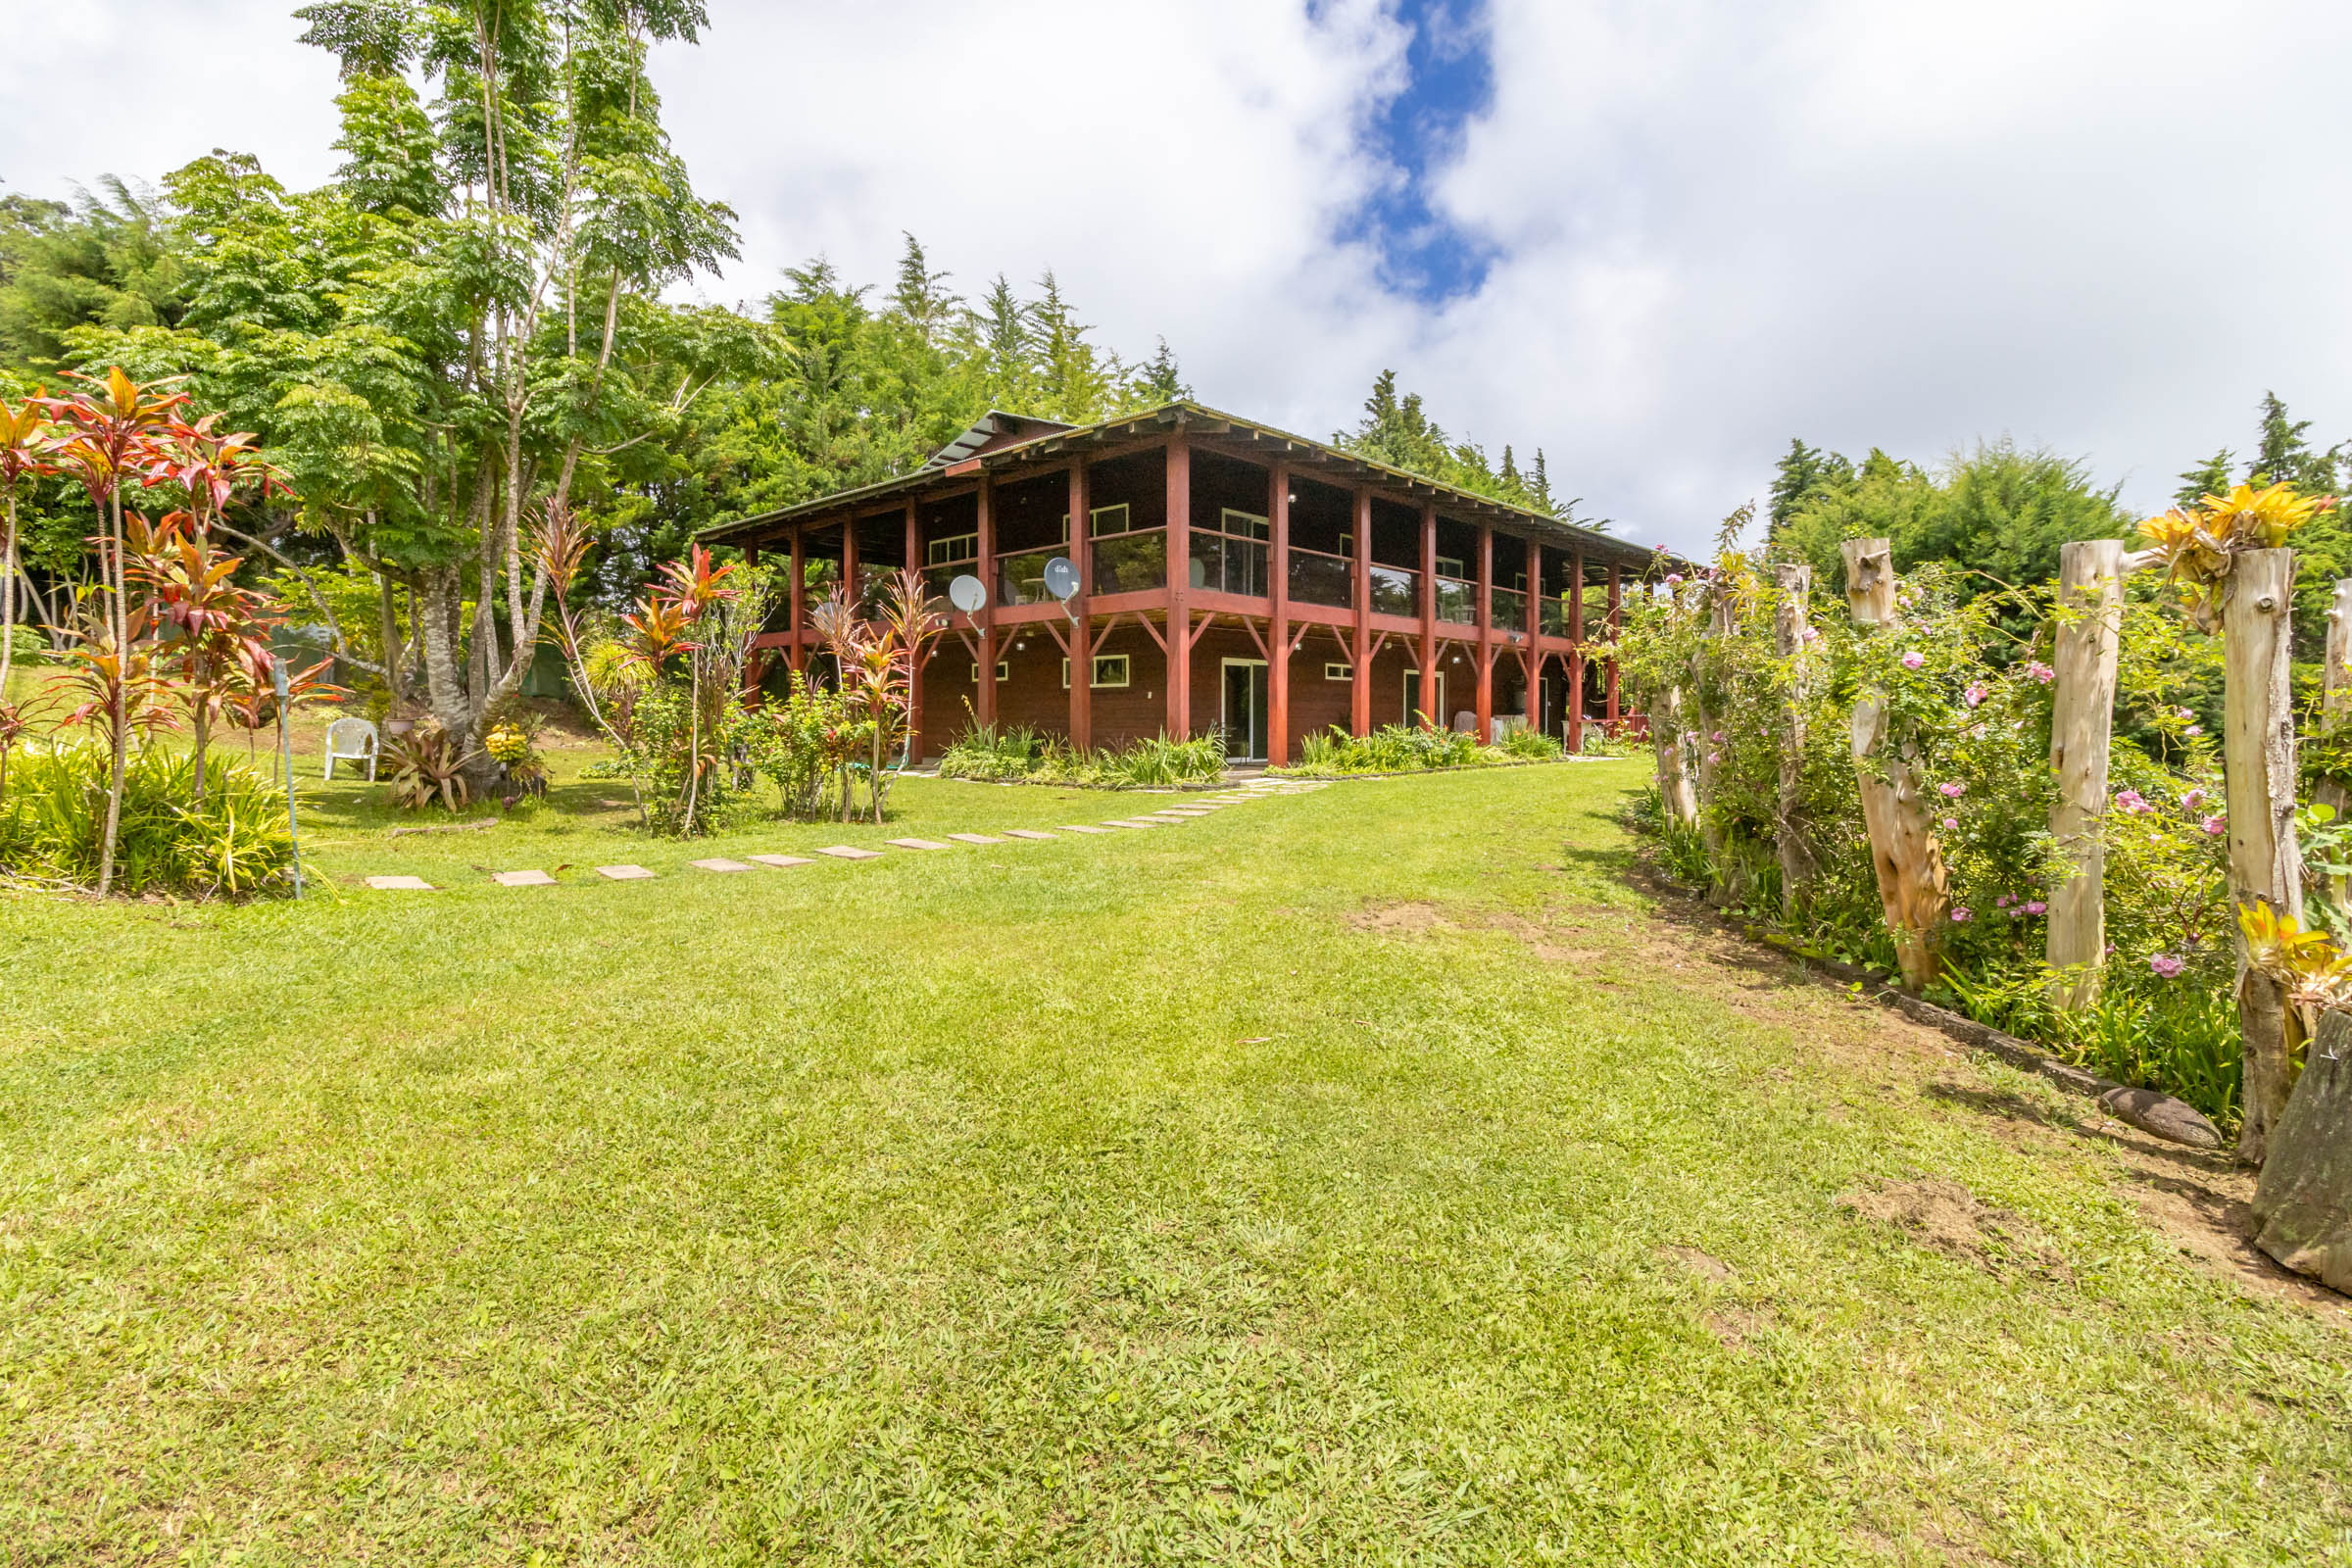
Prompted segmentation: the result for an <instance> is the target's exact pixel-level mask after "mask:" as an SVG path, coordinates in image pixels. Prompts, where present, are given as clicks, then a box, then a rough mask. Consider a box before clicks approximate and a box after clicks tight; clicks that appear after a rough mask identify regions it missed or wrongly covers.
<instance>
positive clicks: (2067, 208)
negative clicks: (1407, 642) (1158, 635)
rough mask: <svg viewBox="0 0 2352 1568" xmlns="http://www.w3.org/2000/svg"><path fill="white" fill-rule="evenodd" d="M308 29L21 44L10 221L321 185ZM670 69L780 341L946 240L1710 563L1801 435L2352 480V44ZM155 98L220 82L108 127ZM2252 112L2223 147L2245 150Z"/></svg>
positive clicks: (1972, 46) (683, 119)
mask: <svg viewBox="0 0 2352 1568" xmlns="http://www.w3.org/2000/svg"><path fill="white" fill-rule="evenodd" d="M293 3H294V0H206V3H205V4H204V5H201V6H199V5H193V4H189V3H188V0H73V3H71V4H49V5H20V6H18V7H17V8H15V10H16V14H13V15H12V17H11V25H12V29H13V30H12V33H11V37H10V45H11V46H10V48H9V49H8V50H7V51H5V52H0V102H6V103H7V104H8V105H9V106H10V109H11V111H12V113H11V114H10V115H9V116H8V117H6V119H5V120H0V182H5V184H6V186H7V187H9V188H14V189H23V190H28V191H31V192H34V193H36V194H41V195H64V194H68V193H69V192H70V189H71V186H72V184H73V182H74V181H81V182H85V183H86V182H90V181H93V180H95V179H96V178H97V177H98V176H99V175H101V174H104V173H107V172H123V173H128V174H132V175H143V176H146V177H148V178H153V177H156V176H159V175H161V174H162V173H164V172H166V171H168V170H171V169H173V168H176V167H177V166H179V165H180V164H182V163H185V162H186V161H187V160H188V159H190V158H192V157H195V156H198V155H200V154H202V153H204V152H206V151H209V150H210V149H212V148H214V147H229V148H235V149H239V150H243V151H250V152H253V153H255V154H257V155H259V156H260V157H261V158H262V160H263V162H264V164H265V165H266V166H267V167H268V168H269V169H270V170H271V171H272V172H275V173H277V174H278V175H279V176H280V177H281V178H283V179H285V180H286V181H287V182H288V183H289V184H292V185H295V186H297V187H299V186H304V185H309V184H313V183H316V182H317V181H319V180H320V179H323V178H325V177H326V176H327V175H328V174H329V173H330V172H331V171H332V169H333V167H334V164H335V162H336V158H335V155H334V153H333V152H332V150H331V148H330V145H329V144H330V143H331V141H332V139H333V135H334V123H333V112H332V100H333V96H334V93H335V80H334V70H333V64H332V62H331V61H330V60H329V59H328V58H327V57H326V56H324V55H323V54H321V53H319V51H317V50H312V49H306V48H304V47H302V46H301V45H300V44H299V43H298V42H297V41H296V40H297V39H298V37H299V35H300V33H301V30H302V27H301V24H299V23H298V22H296V21H295V20H294V19H293V17H292V16H291V11H292V7H293ZM710 8H711V26H710V28H709V30H708V32H707V33H706V34H705V41H704V44H703V45H702V46H701V47H699V48H670V47H664V48H663V49H662V50H661V51H659V52H658V54H657V57H656V62H655V75H656V80H657V82H658V83H659V85H660V86H661V88H662V93H663V97H664V103H665V114H666V119H667V123H668V124H669V126H670V128H671V131H672V133H673V135H674V137H675V139H676V143H677V146H678V149H679V151H680V152H681V153H682V154H683V155H684V157H685V159H686V161H687V164H688V167H689V168H690V169H692V170H693V172H694V175H695V178H696V181H697V183H698V184H699V185H700V187H701V188H702V189H703V190H704V191H705V192H707V193H708V194H710V195H712V196H716V197H719V198H722V199H724V200H725V201H727V202H728V203H730V204H731V205H732V206H733V207H734V208H735V209H736V211H737V212H738V213H739V214H740V215H741V218H742V228H743V249H744V255H743V260H742V261H741V262H740V263H738V264H736V265H734V266H731V267H730V268H729V269H728V270H726V272H725V273H724V274H723V275H719V276H712V277H705V278H698V279H696V280H695V281H694V282H693V283H692V284H691V285H690V289H691V290H692V291H693V292H695V293H698V294H700V295H701V296H703V297H705V298H708V299H711V300H713V301H716V302H719V303H725V304H732V303H735V302H738V301H745V302H756V301H757V300H759V299H760V297H761V296H762V295H764V294H766V293H767V292H768V291H769V290H771V289H773V288H774V287H776V286H777V282H778V279H779V277H780V274H781V271H782V269H784V268H785V267H788V266H791V265H794V264H797V263H800V262H802V261H805V260H806V259H808V258H809V257H811V256H814V255H817V254H820V253H821V254H823V255H825V256H827V257H828V258H829V259H830V260H831V261H832V262H833V263H834V265H835V266H836V267H838V268H839V269H840V270H841V271H842V272H843V274H844V275H845V276H847V277H849V278H851V279H853V280H858V281H863V280H887V279H888V277H889V276H890V274H891V270H892V268H893V266H894V264H895V262H896V260H897V257H898V252H899V247H900V244H901V238H900V236H901V234H902V232H904V231H907V230H912V231H913V232H914V233H916V234H917V235H919V236H921V238H922V239H923V241H924V243H925V245H926V246H927V247H928V248H929V251H930V254H931V256H932V259H933V263H934V265H935V266H940V267H945V268H948V269H950V270H952V271H953V272H954V273H955V278H954V283H955V285H956V287H958V288H960V289H962V290H963V291H964V292H965V293H967V294H977V293H978V292H980V291H981V289H983V288H984V287H985V286H986V284H987V281H988V279H989V278H990V277H992V276H994V275H995V274H996V273H998V272H1000V271H1002V272H1005V273H1006V274H1007V275H1009V276H1010V277H1011V278H1012V279H1013V280H1014V281H1015V282H1016V284H1020V283H1029V282H1031V281H1033V280H1034V279H1036V278H1037V277H1038V276H1039V275H1040V274H1042V273H1043V272H1044V271H1045V270H1046V269H1048V268H1052V269H1053V270H1054V272H1055V274H1056V276H1057V277H1058V278H1059V280H1060V282H1061V285H1062V287H1063V288H1064V289H1065V290H1066V291H1067V293H1068V296H1069V297H1070V298H1071V299H1072V300H1073V301H1074V302H1075V303H1076V305H1077V307H1078V309H1079V311H1080V312H1081V314H1082V316H1083V318H1084V319H1086V320H1088V321H1091V322H1093V323H1094V324H1095V326H1096V328H1097V330H1098V333H1099V336H1100V338H1101V340H1102V341H1103V342H1104V343H1106V344H1108V345H1110V346H1112V347H1114V348H1116V349H1118V350H1120V351H1121V352H1123V353H1126V354H1128V355H1131V356H1135V357H1144V356H1148V355H1149V354H1150V353H1151V351H1152V345H1153V342H1154V340H1155V339H1156V338H1158V337H1160V336H1163V335H1164V336H1165V337H1166V338H1167V340H1168V341H1169V343H1170V344H1171V345H1172V346H1173V348H1174V349H1175V350H1176V352H1177V354H1178V355H1179V356H1180V357H1181V359H1182V362H1183V365H1184V369H1185V374H1186V376H1187V378H1188V379H1189V380H1190V381H1191V382H1192V384H1193V385H1194V387H1195V388H1196V389H1197V390H1198V392H1199V394H1200V395H1201V398H1202V399H1203V400H1204V401H1207V402H1209V403H1211V404H1214V405H1217V406H1219V407H1224V408H1229V409H1232V410H1234V411H1235V412H1237V413H1242V414H1246V415H1248V416H1250V417H1255V418H1260V419H1265V420H1268V421H1270V422H1274V423H1277V424H1281V425H1285V426H1287V427H1289V428H1292V429H1296V430H1300V431H1303V432H1306V433H1309V434H1325V433H1328V432H1330V431H1332V430H1334V429H1337V428H1340V427H1342V426H1345V425H1348V424H1352V423H1353V422H1354V420H1355V419H1356V417H1357V415H1358V411H1359V409H1360V407H1361V405H1362V402H1363V399H1364V396H1365V393H1366V391H1367V390H1368V388H1369V386H1370V384H1371V381H1372V378H1373V377H1374V376H1375V375H1376V374H1377V373H1378V372H1379V371H1380V370H1382V369H1383V368H1395V369H1396V370H1397V374H1398V377H1399V379H1400V381H1401V383H1402V384H1403V386H1404V387H1405V388H1406V389H1407V390H1410V391H1417V392H1419V393H1421V394H1422V395H1423V396H1424V398H1425V400H1426V403H1427V406H1428V408H1429V411H1430V413H1431V415H1432V416H1433V417H1435V418H1437V419H1438V420H1439V421H1440V422H1441V423H1442V424H1443V425H1444V426H1445V427H1446V429H1447V430H1448V431H1449V432H1453V433H1455V434H1457V435H1468V436H1474V437H1475V438H1477V439H1478V440H1479V441H1481V442H1482V443H1483V444H1484V445H1485V446H1486V448H1487V450H1488V451H1489V452H1490V453H1497V454H1498V453H1499V452H1500V450H1501V448H1502V446H1503V445H1504V443H1506V442H1507V443H1510V444H1511V445H1512V446H1513V447H1514V448H1515V449H1516V450H1517V453H1518V455H1519V457H1520V458H1521V459H1522V460H1523V461H1524V460H1525V459H1526V457H1527V455H1528V454H1529V453H1530V452H1531V451H1533V450H1534V449H1536V448H1538V447H1542V448H1543V449H1544V451H1545V453H1546V456H1547V457H1548V459H1549V466H1550V471H1551V474H1552V476H1553V479H1554V482H1555V485H1556V486H1557V487H1558V488H1559V489H1560V490H1561V491H1562V493H1565V494H1571V495H1579V496H1582V497H1584V498H1585V507H1586V510H1587V511H1589V512H1591V513H1593V514H1597V515H1607V516H1612V517H1615V518H1617V519H1618V521H1619V525H1620V527H1621V529H1622V530H1623V531H1624V532H1626V533H1627V534H1629V535H1631V536H1632V537H1634V538H1637V539H1641V540H1643V541H1655V542H1663V543H1668V544H1672V545H1675V546H1678V547H1680V548H1684V549H1699V548H1703V547H1704V546H1705V544H1706V543H1707V541H1708V540H1709V539H1710V538H1711V537H1712V536H1713V533H1714V530H1715V525H1716V523H1717V521H1718V519H1720V518H1721V517H1722V516H1723V515H1725V514H1726V513H1728V512H1730V511H1731V510H1732V509H1733V508H1734V507H1736V506H1738V505H1739V504H1740V503H1741V502H1742V501H1745V500H1748V499H1750V498H1751V497H1757V496H1760V495H1762V494H1763V493H1764V491H1765V489H1766V487H1767V486H1768V485H1769V484H1770V482H1771V477H1772V466H1773V464H1774V462H1775V460H1776V459H1777V458H1778V457H1779V456H1780V454H1781V453H1782V452H1784V451H1785V450H1786V449H1787V447H1788V444H1789V438H1790V437H1791V436H1802V437H1803V438H1804V439H1805V440H1806V441H1808V442H1811V443H1813V444H1814V445H1817V446H1827V447H1831V448H1834V449H1837V450H1839V451H1843V452H1846V453H1849V454H1854V455H1860V454H1862V453H1865V452H1867V451H1868V450H1869V449H1870V448H1872V447H1873V446H1878V447H1883V448H1885V449H1886V450H1887V451H1889V452H1891V453H1894V454H1896V455H1898V456H1901V457H1905V458H1911V459H1916V460H1919V461H1922V462H1929V463H1933V462H1936V461H1937V460H1939V459H1940V458H1942V457H1943V456H1944V455H1945V454H1947V453H1950V452H1952V451H1954V450H1956V449H1965V448H1967V447H1969V446H1970V445H1972V444H1973V443H1975V442H1977V441H1979V440H1989V439H1997V438H1999V437H2001V436H2004V435H2007V436H2012V437H2014V438H2015V439H2017V440H2019V441H2021V442H2023V443H2026V444H2028V445H2046V446H2048V447H2050V448H2052V449H2054V450H2056V451H2058V452H2060V453H2063V454H2066V455H2069V456H2072V457H2077V458H2080V459H2082V460H2083V462H2084V463H2085V464H2086V465H2087V466H2088V467H2089V469H2090V471H2091V472H2092V473H2093V474H2094V475H2095V476H2096V477H2097V478H2098V479H2099V480H2100V481H2101V482H2103V483H2121V484H2122V485H2123V487H2124V496H2125V499H2126V502H2127V504H2129V505H2131V506H2133V507H2135V508H2146V509H2151V510H2152V509H2154V508H2156V507H2160V506H2161V505H2163V504H2164V501H2165V499H2166V497H2167V496H2168V495H2169V493H2170V492H2171V490H2172V489H2173V488H2174V485H2175V480H2174V477H2173V476H2174V475H2175V474H2176V473H2178V472H2179V471H2180V469H2182V468H2184V467H2186V466H2189V465H2190V464H2192V463H2194V462H2196V461H2197V460H2198V459H2200V458H2201V457H2203V456H2204V455H2205V454H2208V453H2210V452H2212V451H2213V450H2214V449H2215V448H2216V447H2218V446H2222V445H2225V444H2227V445H2230V446H2235V447H2238V448H2241V449H2242V448H2244V447H2245V446H2246V445H2247V444H2248V442H2249V440H2250V436H2251V428H2252V424H2253V411H2254V405H2255V403H2256V400H2257V399H2259V398H2260V397H2261V395H2262V393H2263V391H2264V390H2265V389H2266V388H2276V389H2277V390H2278V392H2279V393H2280V395H2281V396H2283V397H2284V398H2285V399H2286V401H2287V403H2288V405H2289V407H2290V408H2291V409H2293V411H2294V412H2295V415H2296V417H2308V418H2312V419H2313V420H2315V421H2316V422H2315V428H2314V431H2313V434H2314V435H2315V436H2317V437H2318V438H2319V439H2320V440H2321V441H2322V442H2323V443H2332V442H2335V441H2337V440H2341V439H2343V438H2344V437H2346V436H2347V435H2352V355H2347V354H2346V353H2345V352H2344V345H2345V344H2346V343H2347V342H2352V287H2348V286H2347V285H2346V283H2345V281H2344V276H2345V269H2344V266H2343V262H2342V259H2343V258H2344V257H2346V256H2352V159H2347V158H2346V157H2345V156H2344V135H2343V115H2342V109H2341V104H2342V98H2343V95H2342V87H2341V82H2340V79H2339V78H2340V75H2341V67H2342V63H2343V62H2344V61H2345V60H2347V59H2352V6H2345V5H2343V4H2342V3H2341V0H2248V3H2245V4H2239V5H2229V6H2217V5H2213V4H2211V3H2210V0H1906V3H1904V4H1899V5H1889V4H1887V3H1886V0H1642V3H1640V4H1629V3H1626V0H1292V3H1289V4H1283V3H1278V0H1186V4H1184V5H1182V6H1164V5H1159V6H1154V5H1147V4H1141V3H1134V4H1116V3H1105V0H1004V3H1003V4H1001V5H999V6H998V7H996V8H994V9H992V10H991V11H989V12H988V13H986V24H985V25H981V24H980V23H978V22H976V21H975V18H976V17H977V16H978V15H979V14H977V13H974V12H972V11H971V10H970V8H969V7H968V6H960V5H951V4H947V3H945V0H861V3H860V4H858V5H856V6H843V5H840V4H838V3H837V0H710ZM123 81H135V82H161V81H203V82H207V83H210V84H214V85H213V86H212V88H211V89H210V90H207V91H203V92H196V93H185V94H180V95H177V96H176V97H175V98H174V99H173V100H172V103H171V105H170V107H169V111H168V112H167V113H160V114H155V115H138V116H133V115H114V114H104V113H94V112H93V111H92V109H91V106H92V105H99V104H105V103H107V102H109V101H110V95H111V94H112V93H113V92H114V91H115V89H116V86H117V84H119V83H121V82H123ZM2214 105H2227V106H2228V109H2227V112H2226V113H2223V112H2216V111H2215V110H2214V109H2213V108H2212V106H2214Z"/></svg>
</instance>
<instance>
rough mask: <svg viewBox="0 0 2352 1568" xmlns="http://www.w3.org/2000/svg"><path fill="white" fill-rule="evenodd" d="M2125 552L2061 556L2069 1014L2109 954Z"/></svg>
mask: <svg viewBox="0 0 2352 1568" xmlns="http://www.w3.org/2000/svg"><path fill="white" fill-rule="evenodd" d="M2123 574H2124V545H2123V541H2122V540H2120V539H2084V540H2082V541H2080V542H2079V543H2076V544H2070V545H2064V546H2061V547H2060V549H2059V551H2058V648H2057V651H2056V652H2055V653H2054V654H2052V655H2051V662H2052V664H2053V665H2054V666H2055V667H2056V669H2057V672H2058V674H2057V690H2056V693H2055V698H2054V701H2053V703H2052V705H2051V711H2050V772H2051V773H2052V774H2053V775H2055V776H2056V779H2057V785H2058V794H2057V798H2056V799H2055V800H2053V801H2052V802H2051V803H2050V839H2051V842H2052V843H2053V844H2055V845H2056V847H2057V850H2058V857H2059V858H2060V860H2061V861H2063V862H2064V865H2065V878H2064V880H2062V881H2060V882H2059V883H2058V885H2057V886H2056V887H2054V888H2052V889H2051V890H2050V911H2049V927H2048V930H2047V931H2046V933H2045V935H2044V946H2043V949H2042V954H2043V957H2044V958H2045V959H2046V960H2047V961H2048V963H2049V966H2050V969H2051V971H2052V974H2051V979H2050V1000H2051V1002H2052V1003H2054V1004H2055V1005H2058V1006H2060V1007H2064V1008H2068V1009H2070V1010H2074V1009H2079V1008H2082V1007H2087V1006H2088V1005H2090V1004H2091V1002H2092V1001H2093V1000H2094V999H2095V998H2096V997H2097V996H2098V993H2099V973H2100V969H2101V966H2102V965H2103V964H2104V963H2105V961H2106V955H2107V851H2106V846H2105V844H2104V842H2103V840H2102V838H2101V834H2100V828H2101V825H2102V824H2103V823H2104V821H2105V819H2106V815H2107V759H2108V753H2109V749H2110V746H2111V743H2112V741H2113V739H2114V731H2115V678H2116V663H2117V661H2118V658H2119V657H2120V654H2121V650H2122V646H2123V617H2124V594H2123Z"/></svg>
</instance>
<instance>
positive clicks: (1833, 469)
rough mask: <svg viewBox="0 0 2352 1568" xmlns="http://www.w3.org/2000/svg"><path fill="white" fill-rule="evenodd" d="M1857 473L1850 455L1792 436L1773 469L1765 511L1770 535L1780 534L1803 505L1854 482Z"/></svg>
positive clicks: (1773, 536) (1774, 536) (1778, 535)
mask: <svg viewBox="0 0 2352 1568" xmlns="http://www.w3.org/2000/svg"><path fill="white" fill-rule="evenodd" d="M1853 477H1854V466H1853V464H1852V463H1850V462H1848V461H1847V460H1846V459H1844V458H1842V457H1840V456H1838V454H1837V453H1835V452H1824V451H1822V450H1821V449H1819V448H1818V447H1809V446H1807V445H1805V444H1804V442H1802V441H1800V440H1798V439H1796V438H1795V437H1794V436H1791V437H1789V451H1788V452H1787V454H1786V455H1784V456H1783V457H1782V459H1781V461H1780V464H1779V465H1778V466H1777V467H1776V468H1775V470H1774V473H1773V480H1772V494H1771V501H1770V506H1769V510H1768V511H1767V512H1766V514H1765V516H1766V519H1767V522H1766V526H1767V531H1768V534H1769V536H1770V537H1771V538H1773V539H1776V540H1777V539H1778V538H1780V535H1781V529H1782V528H1784V527H1786V526H1787V525H1788V522H1789V518H1790V517H1793V516H1794V515H1796V513H1797V511H1798V509H1799V508H1801V507H1805V506H1809V505H1811V504H1812V503H1813V502H1814V501H1815V500H1817V499H1819V498H1820V497H1822V496H1823V495H1825V494H1831V493H1834V492H1836V491H1837V490H1838V489H1839V488H1841V487H1842V486H1844V485H1847V484H1850V483H1852V482H1853Z"/></svg>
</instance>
